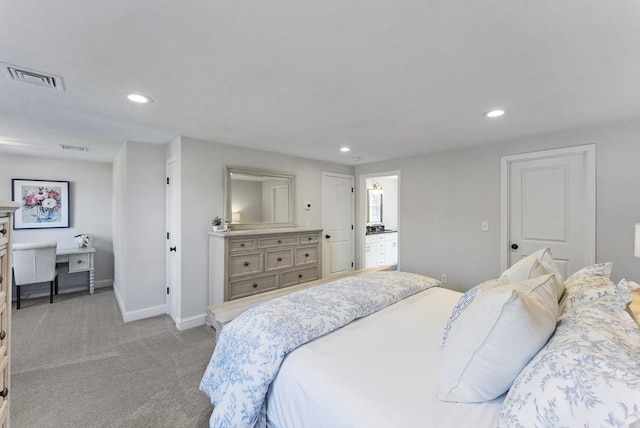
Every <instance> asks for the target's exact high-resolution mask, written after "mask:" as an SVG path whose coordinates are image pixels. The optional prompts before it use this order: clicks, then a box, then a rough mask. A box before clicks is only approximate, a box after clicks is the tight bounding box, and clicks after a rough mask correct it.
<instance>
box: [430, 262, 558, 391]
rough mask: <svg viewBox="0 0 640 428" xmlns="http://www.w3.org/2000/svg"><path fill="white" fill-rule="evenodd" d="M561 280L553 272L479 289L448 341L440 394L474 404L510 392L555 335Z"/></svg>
mask: <svg viewBox="0 0 640 428" xmlns="http://www.w3.org/2000/svg"><path fill="white" fill-rule="evenodd" d="M556 283H557V279H556V277H555V276H554V275H550V274H549V275H545V276H541V277H537V278H533V279H527V280H525V281H521V282H519V283H516V284H508V285H496V286H493V285H492V286H489V287H484V288H481V289H478V290H477V291H476V293H475V294H474V296H473V297H472V299H471V301H469V302H467V304H466V307H465V309H464V310H462V311H461V312H460V313H459V314H458V316H457V320H456V321H455V323H453V324H452V325H451V326H450V330H449V332H448V337H447V339H446V341H445V343H444V345H443V348H442V364H441V368H440V379H439V383H438V398H440V399H441V400H443V401H456V402H468V403H474V402H482V401H487V400H492V399H494V398H496V397H498V396H500V395H502V394H503V393H504V392H506V391H507V390H508V389H509V387H510V386H511V384H512V383H513V380H514V379H515V378H516V376H517V375H518V373H520V371H521V370H522V369H523V368H524V367H525V366H526V364H527V363H528V362H529V360H530V359H531V358H532V357H533V356H534V355H535V354H536V353H537V352H538V351H539V350H540V349H541V348H542V347H543V346H544V344H545V343H547V340H548V339H549V337H550V336H551V335H552V334H553V331H554V329H555V326H556V317H557V315H558V302H557V300H556V287H557V284H556Z"/></svg>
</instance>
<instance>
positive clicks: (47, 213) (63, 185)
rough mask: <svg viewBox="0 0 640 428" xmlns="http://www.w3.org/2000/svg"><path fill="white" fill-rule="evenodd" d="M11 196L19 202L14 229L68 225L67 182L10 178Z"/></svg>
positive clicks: (49, 227)
mask: <svg viewBox="0 0 640 428" xmlns="http://www.w3.org/2000/svg"><path fill="white" fill-rule="evenodd" d="M11 188H12V194H11V196H12V199H13V200H14V201H15V202H19V203H20V208H18V209H17V210H16V214H15V216H14V223H13V228H14V229H51V228H56V227H69V182H68V181H48V180H25V179H21V178H13V179H11Z"/></svg>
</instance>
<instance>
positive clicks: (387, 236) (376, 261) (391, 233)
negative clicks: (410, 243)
mask: <svg viewBox="0 0 640 428" xmlns="http://www.w3.org/2000/svg"><path fill="white" fill-rule="evenodd" d="M360 189H361V193H360V197H361V201H362V202H363V203H362V204H361V205H360V206H361V207H362V208H363V209H361V210H360V212H361V221H360V222H359V224H360V225H363V227H362V228H361V229H362V230H360V231H359V232H360V234H359V235H360V237H361V240H360V244H361V245H360V248H361V249H362V251H361V258H360V262H361V265H360V266H361V267H362V268H368V267H374V266H382V265H387V266H394V267H397V265H398V254H399V251H398V250H399V248H400V241H399V234H398V230H399V229H400V173H399V171H393V172H389V173H381V174H370V175H366V176H362V177H361V187H360Z"/></svg>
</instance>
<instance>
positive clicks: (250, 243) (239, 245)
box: [229, 238, 256, 252]
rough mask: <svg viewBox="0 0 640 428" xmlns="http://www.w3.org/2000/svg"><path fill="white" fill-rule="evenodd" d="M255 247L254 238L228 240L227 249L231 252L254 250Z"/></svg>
mask: <svg viewBox="0 0 640 428" xmlns="http://www.w3.org/2000/svg"><path fill="white" fill-rule="evenodd" d="M255 249H256V240H255V238H249V239H230V240H229V251H231V252H235V251H246V250H255Z"/></svg>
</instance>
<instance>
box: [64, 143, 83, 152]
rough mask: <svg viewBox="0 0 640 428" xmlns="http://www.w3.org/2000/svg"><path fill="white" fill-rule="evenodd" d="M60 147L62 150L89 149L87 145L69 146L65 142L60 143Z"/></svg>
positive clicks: (78, 150)
mask: <svg viewBox="0 0 640 428" xmlns="http://www.w3.org/2000/svg"><path fill="white" fill-rule="evenodd" d="M60 147H62V149H63V150H71V151H74V152H88V151H89V149H88V148H87V147H82V146H69V145H67V144H60Z"/></svg>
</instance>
